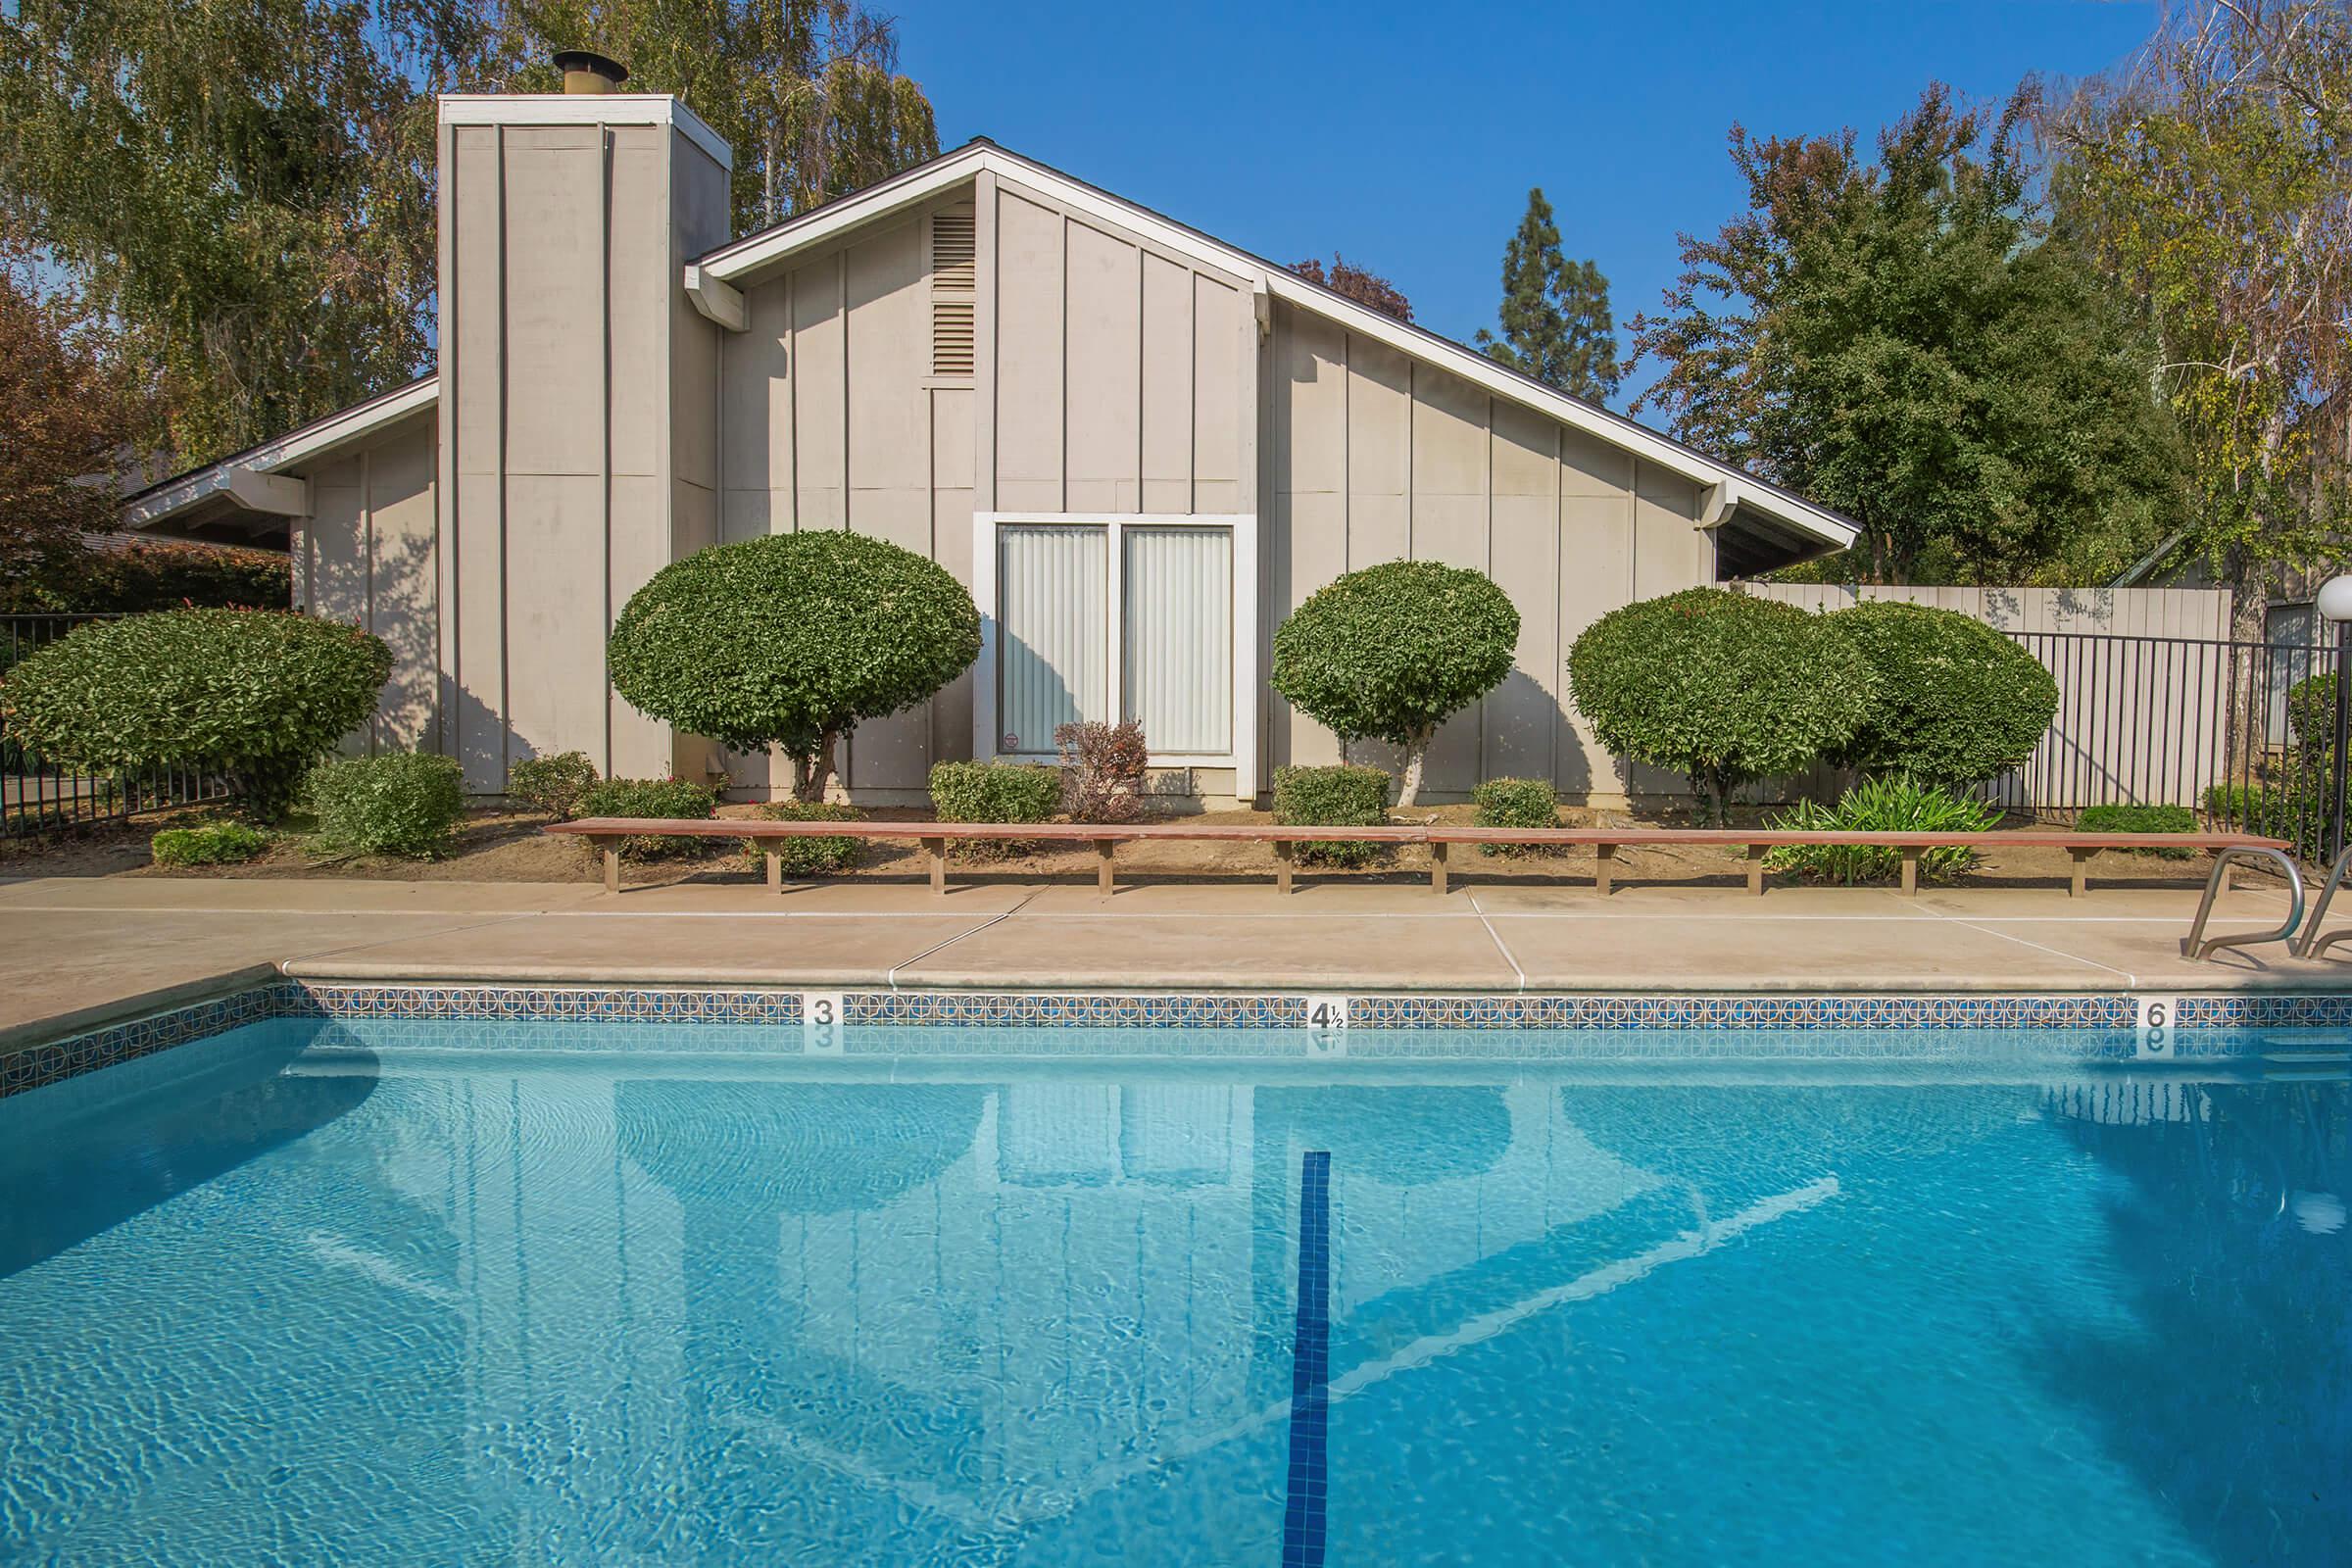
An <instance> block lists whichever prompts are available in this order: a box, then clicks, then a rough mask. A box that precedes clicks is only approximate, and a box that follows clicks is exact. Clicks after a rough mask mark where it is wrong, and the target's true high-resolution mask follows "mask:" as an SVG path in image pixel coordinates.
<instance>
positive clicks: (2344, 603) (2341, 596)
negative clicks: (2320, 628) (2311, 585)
mask: <svg viewBox="0 0 2352 1568" xmlns="http://www.w3.org/2000/svg"><path fill="white" fill-rule="evenodd" d="M2319 604H2320V618H2321V619H2323V620H2335V621H2344V620H2352V572H2347V573H2345V574H2344V575H2343V576H2341V577H2330V578H2328V579H2327V581H2326V582H2325V583H2323V584H2321V586H2320V601H2319Z"/></svg>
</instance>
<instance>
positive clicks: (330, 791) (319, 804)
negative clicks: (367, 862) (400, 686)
mask: <svg viewBox="0 0 2352 1568" xmlns="http://www.w3.org/2000/svg"><path fill="white" fill-rule="evenodd" d="M307 793H308V794H309V797H310V804H311V809H312V810H313V811H316V812H317V813H318V814H319V844H320V846H321V847H322V848H325V849H329V850H336V851H340V852H342V853H343V854H346V855H405V856H412V857H417V858H431V857H432V856H435V855H438V854H439V853H441V851H443V850H445V849H447V848H448V847H449V840H450V836H451V834H453V833H454V832H455V831H456V829H457V825H458V821H459V819H460V818H461V817H463V816H464V815H465V814H466V782H465V771H464V769H463V768H461V767H460V766H459V765H458V760H457V759H456V758H454V757H431V756H427V755H425V754H423V753H421V752H386V753H385V754H384V755H383V756H381V757H340V758H335V759H333V760H329V761H324V762H320V763H319V765H318V766H317V767H315V768H313V769H312V770H311V777H310V785H309V789H308V792H307Z"/></svg>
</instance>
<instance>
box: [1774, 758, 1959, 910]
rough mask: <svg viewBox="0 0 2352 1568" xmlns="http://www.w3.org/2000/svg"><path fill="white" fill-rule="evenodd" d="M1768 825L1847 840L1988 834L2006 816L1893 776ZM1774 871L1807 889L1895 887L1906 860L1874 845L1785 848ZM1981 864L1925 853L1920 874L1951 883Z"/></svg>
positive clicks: (1952, 853) (1803, 804)
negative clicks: (1855, 836)
mask: <svg viewBox="0 0 2352 1568" xmlns="http://www.w3.org/2000/svg"><path fill="white" fill-rule="evenodd" d="M1765 825H1766V826H1768V827H1775V828H1798V829H1804V830H1807V831H1813V832H1821V831H1835V832H1844V833H1898V832H1916V833H1986V832H1990V831H1991V830H1992V829H1994V828H1996V827H1998V826H2000V825H2001V812H2000V809H1999V808H1997V807H1993V806H1987V805H1986V804H1985V803H1984V802H1983V801H1976V800H1970V799H1968V798H1966V797H1964V796H1958V795H1954V794H1952V793H1950V792H1949V791H1947V790H1941V789H1937V788H1936V787H1935V786H1934V785H1932V784H1922V783H1919V782H1918V781H1916V780H1914V779H1909V778H1904V777H1901V776H1894V777H1888V778H1872V779H1864V780H1863V781H1862V782H1861V783H1859V784H1857V785H1855V786H1854V787H1853V788H1852V789H1849V790H1847V791H1846V792H1845V793H1844V794H1843V795H1840V796H1838V804H1837V805H1836V806H1824V805H1822V804H1821V803H1820V802H1818V801H1800V802H1798V803H1797V804H1796V805H1794V806H1792V807H1790V808H1789V809H1788V810H1785V811H1782V812H1779V813H1778V814H1776V815H1774V816H1771V817H1768V818H1766V821H1765ZM1764 863H1765V864H1766V865H1768V866H1770V867H1771V868H1772V869H1774V870H1776V871H1793V872H1795V873H1796V874H1797V875H1798V876H1801V877H1803V878H1804V879H1805V880H1806V881H1808V882H1842V883H1846V884H1848V885H1851V884H1854V883H1858V882H1892V881H1894V880H1896V878H1897V877H1899V876H1900V875H1901V874H1902V868H1903V854H1902V851H1900V850H1897V849H1889V848H1883V847H1881V846H1879V845H1875V844H1792V845H1784V846H1782V847H1781V848H1779V849H1776V850H1773V851H1771V852H1770V853H1769V854H1767V855H1766V856H1765V857H1764ZM1976 863H1977V852H1976V851H1974V850H1967V849H1940V850H1925V851H1922V852H1921V854H1920V857H1919V874H1920V875H1921V876H1922V877H1923V878H1925V879H1926V880H1928V881H1930V882H1941V881H1947V880H1949V879H1950V878H1952V877H1955V876H1958V875H1959V874H1960V873H1961V872H1963V871H1965V870H1967V869H1968V868H1969V867H1970V866H1972V865H1974V864H1976Z"/></svg>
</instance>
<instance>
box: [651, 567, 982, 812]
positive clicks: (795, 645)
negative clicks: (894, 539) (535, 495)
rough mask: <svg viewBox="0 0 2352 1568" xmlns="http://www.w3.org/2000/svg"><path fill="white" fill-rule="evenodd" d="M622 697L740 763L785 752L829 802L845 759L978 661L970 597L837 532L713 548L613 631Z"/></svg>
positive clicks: (812, 796) (943, 579)
mask: <svg viewBox="0 0 2352 1568" xmlns="http://www.w3.org/2000/svg"><path fill="white" fill-rule="evenodd" d="M607 652H608V657H609V660H610V662H611V665H612V670H613V687H614V689H615V690H617V691H618V692H619V693H620V695H621V696H623V697H625V698H627V699H628V700H629V702H630V703H631V704H632V705H633V706H635V707H636V708H637V709H638V710H639V711H642V712H645V713H648V714H650V715H652V716H653V717H655V718H659V719H662V720H665V721H667V722H669V723H672V724H675V725H677V726H678V727H679V728H680V729H683V730H686V731H688V732H690V733H692V734H696V735H706V736H709V737H710V738H711V740H714V741H717V742H719V743H720V744H721V745H723V746H727V747H730V748H732V749H734V750H736V751H745V752H754V751H760V750H763V749H765V748H766V747H769V746H774V747H777V748H778V749H780V750H781V751H782V752H783V753H784V755H785V756H787V757H789V758H791V759H792V760H793V768H794V779H793V794H794V796H795V797H796V798H797V799H800V800H804V801H817V800H822V799H824V795H825V786H826V784H827V783H828V782H829V781H830V780H831V778H832V776H833V754H834V748H835V746H836V745H837V744H838V743H839V741H840V739H841V737H842V736H844V735H847V734H849V733H850V732H851V731H852V730H854V729H856V728H857V727H858V723H859V722H860V721H862V720H865V719H869V718H880V717H882V716H883V715H885V714H888V713H896V712H898V711H901V710H903V709H907V708H911V707H913V706H914V705H915V704H917V703H920V702H922V701H924V700H925V699H926V698H928V697H930V696H931V694H932V693H934V692H936V691H938V690H939V689H940V688H941V687H942V686H945V685H946V684H947V683H948V682H949V681H951V680H954V679H955V678H956V676H957V675H958V674H960V673H962V672H963V670H964V669H966V668H967V667H969V666H970V664H971V662H972V661H973V660H974V659H977V658H978V657H979V656H980V613H979V611H978V610H976V609H974V608H973V605H972V596H971V595H970V594H969V593H968V592H966V591H965V589H964V587H963V585H962V584H961V583H959V582H957V581H956V579H955V578H954V577H953V576H951V575H949V573H948V571H947V569H946V568H945V567H943V566H941V565H939V564H936V563H934V562H930V561H926V560H924V559H923V558H922V557H921V556H918V555H916V554H914V553H913V552H912V551H909V550H902V549H900V548H899V547H898V546H897V545H894V544H889V543H886V542H884V541H883V540H880V539H873V538H868V537H867V536H865V535H863V534H856V533H847V532H844V531H842V530H840V529H836V528H816V529H809V530H808V531H806V532H803V533H783V534H769V535H767V536H765V537H763V538H759V539H746V540H743V541H741V542H740V543H737V544H730V545H714V546H712V547H711V549H709V550H704V551H701V552H698V553H697V554H695V555H692V556H689V557H687V558H686V559H685V560H684V561H680V562H677V563H674V564H671V565H667V566H664V567H662V569H661V570H660V571H658V572H656V573H655V574H654V576H653V579H652V580H651V581H650V582H648V583H647V584H646V585H645V586H644V587H643V588H640V589H638V590H637V592H636V594H635V595H633V596H632V597H631V598H630V600H629V603H628V607H627V608H626V609H624V610H623V611H621V613H620V618H619V619H618V620H617V621H615V622H614V623H613V637H612V641H611V642H610V643H609V644H608V648H607Z"/></svg>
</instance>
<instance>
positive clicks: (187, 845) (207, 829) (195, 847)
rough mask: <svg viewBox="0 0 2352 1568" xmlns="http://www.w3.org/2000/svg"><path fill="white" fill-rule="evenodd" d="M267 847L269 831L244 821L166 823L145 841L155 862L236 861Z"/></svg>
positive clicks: (229, 863)
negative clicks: (166, 824)
mask: <svg viewBox="0 0 2352 1568" xmlns="http://www.w3.org/2000/svg"><path fill="white" fill-rule="evenodd" d="M269 847H270V835H269V834H267V833H265V832H263V831H262V830H261V829H260V828H258V827H253V826H250V825H249V824H247V823H244V822H207V823H205V824H203V825H202V826H199V827H168V828H165V829H164V830H163V831H162V832H161V833H158V834H157V835H156V836H155V837H154V838H152V839H150V840H149V841H148V843H147V848H148V852H149V853H150V854H152V855H153V856H154V857H155V863H156V864H158V865H171V866H183V865H236V864H239V863H241V862H243V861H246V860H250V859H252V858H254V857H255V856H257V855H259V854H261V853H262V852H263V851H264V850H266V849H268V848H269Z"/></svg>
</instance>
